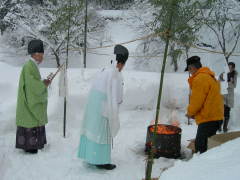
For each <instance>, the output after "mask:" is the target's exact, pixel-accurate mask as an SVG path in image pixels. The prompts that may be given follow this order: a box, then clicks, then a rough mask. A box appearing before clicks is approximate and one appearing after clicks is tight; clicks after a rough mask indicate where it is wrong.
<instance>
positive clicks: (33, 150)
mask: <svg viewBox="0 0 240 180" xmlns="http://www.w3.org/2000/svg"><path fill="white" fill-rule="evenodd" d="M25 152H27V153H30V154H37V153H38V150H37V149H31V150H25Z"/></svg>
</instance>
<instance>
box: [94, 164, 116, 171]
mask: <svg viewBox="0 0 240 180" xmlns="http://www.w3.org/2000/svg"><path fill="white" fill-rule="evenodd" d="M96 166H97V167H98V168H99V169H106V170H113V169H115V168H116V167H117V166H116V165H115V164H101V165H96Z"/></svg>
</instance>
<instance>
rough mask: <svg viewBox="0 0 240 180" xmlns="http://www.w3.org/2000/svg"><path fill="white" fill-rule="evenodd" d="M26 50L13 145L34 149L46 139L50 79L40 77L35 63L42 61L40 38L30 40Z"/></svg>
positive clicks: (35, 151)
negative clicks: (26, 57)
mask: <svg viewBox="0 0 240 180" xmlns="http://www.w3.org/2000/svg"><path fill="white" fill-rule="evenodd" d="M28 53H29V54H30V55H31V58H30V60H29V61H27V62H26V63H25V64H24V66H23V69H22V72H21V75H20V80H19V87H18V99H17V112H16V125H17V134H16V148H20V149H23V150H25V151H26V152H28V153H37V152H38V149H42V148H43V147H44V144H46V143H47V141H46V132H45V124H47V122H48V119H47V97H48V93H47V87H48V85H49V84H50V83H51V81H50V80H48V79H45V80H43V81H42V80H41V75H40V72H39V69H38V65H39V64H40V63H41V62H42V61H43V55H44V48H43V42H42V41H41V40H32V41H30V42H29V44H28Z"/></svg>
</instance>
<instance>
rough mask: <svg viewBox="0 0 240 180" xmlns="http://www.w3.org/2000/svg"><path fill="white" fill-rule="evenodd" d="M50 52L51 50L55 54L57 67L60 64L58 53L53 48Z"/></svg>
mask: <svg viewBox="0 0 240 180" xmlns="http://www.w3.org/2000/svg"><path fill="white" fill-rule="evenodd" d="M52 52H53V54H54V56H55V59H56V63H57V67H59V66H60V58H59V54H58V53H57V52H56V51H54V49H52Z"/></svg>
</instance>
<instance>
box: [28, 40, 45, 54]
mask: <svg viewBox="0 0 240 180" xmlns="http://www.w3.org/2000/svg"><path fill="white" fill-rule="evenodd" d="M34 53H44V48H43V42H42V41H41V40H39V39H34V40H31V41H30V42H29V43H28V54H34Z"/></svg>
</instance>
